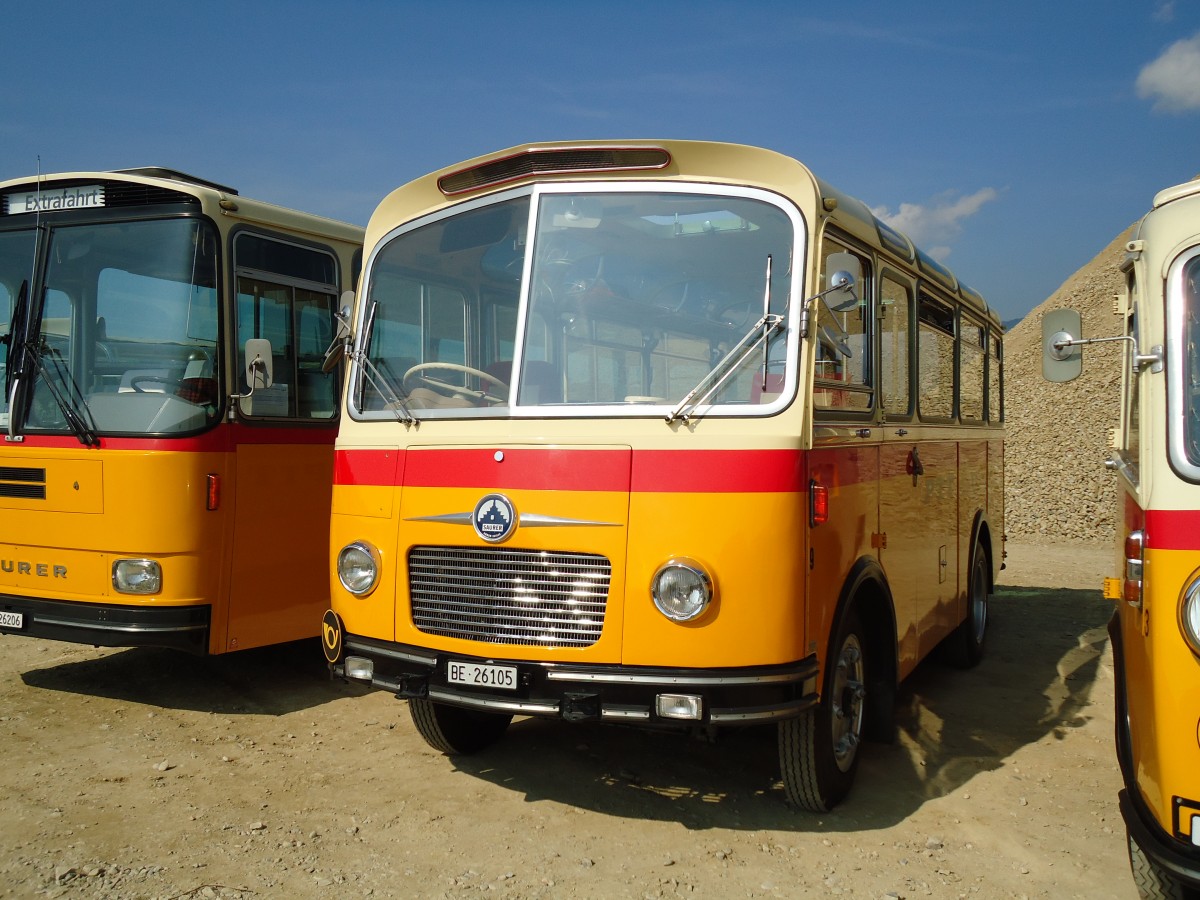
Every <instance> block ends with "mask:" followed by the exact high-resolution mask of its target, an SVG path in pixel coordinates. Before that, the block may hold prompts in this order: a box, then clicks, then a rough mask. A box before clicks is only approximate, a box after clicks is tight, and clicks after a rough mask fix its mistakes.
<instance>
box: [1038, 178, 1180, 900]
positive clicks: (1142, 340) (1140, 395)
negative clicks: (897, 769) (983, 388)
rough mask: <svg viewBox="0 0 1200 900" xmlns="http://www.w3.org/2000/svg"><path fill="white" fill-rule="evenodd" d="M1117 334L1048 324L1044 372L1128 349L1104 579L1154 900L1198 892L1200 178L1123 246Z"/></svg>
mask: <svg viewBox="0 0 1200 900" xmlns="http://www.w3.org/2000/svg"><path fill="white" fill-rule="evenodd" d="M1126 250H1127V253H1126V255H1125V259H1124V263H1123V265H1122V271H1123V272H1124V275H1125V285H1124V290H1123V291H1122V292H1121V293H1120V294H1118V296H1117V304H1116V308H1117V311H1118V313H1119V315H1120V316H1121V320H1122V327H1121V329H1120V336H1119V337H1116V338H1091V339H1087V338H1083V337H1082V336H1081V328H1080V316H1079V313H1078V311H1076V310H1053V311H1051V312H1049V313H1047V314H1046V316H1045V318H1044V319H1043V331H1044V336H1043V347H1044V351H1045V352H1044V356H1043V359H1044V371H1045V374H1046V376H1047V377H1048V378H1049V379H1050V380H1052V381H1067V380H1070V379H1071V378H1074V377H1076V376H1078V375H1079V373H1080V371H1081V368H1082V353H1083V347H1084V345H1086V344H1089V343H1098V342H1101V341H1111V340H1115V341H1120V342H1122V343H1124V345H1125V354H1124V359H1123V365H1122V389H1121V406H1120V410H1119V416H1118V415H1116V411H1114V419H1116V420H1117V422H1116V424H1117V428H1116V431H1115V440H1114V449H1113V452H1112V455H1111V457H1110V459H1109V462H1108V466H1109V468H1110V469H1112V470H1114V471H1115V472H1116V477H1117V480H1118V484H1119V488H1118V492H1117V493H1118V497H1119V499H1120V503H1121V509H1120V510H1119V513H1118V515H1119V519H1118V521H1119V522H1120V527H1119V528H1118V532H1119V533H1118V540H1119V545H1120V547H1121V548H1122V550H1121V552H1120V555H1119V557H1118V558H1119V559H1123V562H1121V563H1120V565H1121V567H1122V571H1120V572H1119V573H1118V574H1117V575H1116V576H1115V577H1113V578H1108V579H1106V580H1105V596H1107V597H1108V598H1110V599H1112V600H1115V601H1116V610H1115V612H1114V613H1113V617H1112V619H1111V621H1110V622H1109V626H1108V632H1109V636H1110V638H1111V641H1112V648H1113V663H1114V671H1115V674H1116V691H1115V693H1116V744H1117V759H1118V761H1119V763H1120V768H1121V775H1122V778H1123V780H1124V783H1125V784H1124V789H1123V790H1122V791H1121V793H1120V805H1121V812H1122V815H1123V816H1124V819H1125V825H1126V829H1127V831H1128V838H1129V857H1130V862H1131V865H1132V869H1133V875H1134V881H1135V882H1136V884H1137V887H1138V890H1139V892H1140V893H1141V895H1142V896H1143V897H1146V898H1151V897H1154V898H1159V897H1172V898H1178V897H1195V896H1200V180H1198V181H1192V182H1189V183H1187V184H1181V185H1179V186H1177V187H1172V188H1168V189H1166V190H1164V191H1162V192H1160V193H1159V194H1158V195H1157V196H1156V197H1155V198H1154V205H1153V207H1152V208H1151V210H1150V212H1149V213H1147V214H1146V216H1145V217H1144V218H1143V219H1142V221H1141V222H1140V223H1139V225H1138V226H1137V228H1136V230H1135V232H1134V234H1133V237H1132V239H1131V240H1130V241H1129V243H1128V244H1127V245H1126Z"/></svg>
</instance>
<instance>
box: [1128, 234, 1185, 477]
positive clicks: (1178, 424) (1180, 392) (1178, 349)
mask: <svg viewBox="0 0 1200 900" xmlns="http://www.w3.org/2000/svg"><path fill="white" fill-rule="evenodd" d="M1189 276H1190V278H1191V279H1192V285H1193V286H1191V287H1189ZM1164 287H1165V290H1166V328H1167V335H1166V338H1167V444H1168V447H1169V456H1170V463H1171V468H1173V469H1174V470H1175V472H1176V473H1177V474H1178V475H1179V476H1180V477H1181V478H1184V479H1186V480H1188V481H1191V482H1195V483H1200V406H1197V405H1194V404H1193V403H1192V402H1191V401H1190V394H1191V391H1190V389H1189V385H1188V380H1189V375H1190V374H1191V373H1200V245H1197V246H1193V247H1191V248H1189V249H1187V250H1185V251H1184V252H1182V253H1180V254H1179V255H1178V256H1176V257H1175V259H1174V261H1173V262H1172V263H1171V266H1170V268H1169V270H1168V272H1167V277H1166V280H1165V282H1164ZM1189 318H1194V319H1195V321H1196V324H1194V325H1193V326H1192V334H1191V335H1189V333H1188V331H1189V328H1188V320H1189ZM1189 338H1191V339H1189ZM1142 371H1149V368H1146V369H1143V370H1142ZM1133 377H1135V378H1138V377H1141V376H1140V373H1139V374H1135V375H1134V376H1133ZM1143 395H1144V392H1143ZM1143 421H1145V419H1143Z"/></svg>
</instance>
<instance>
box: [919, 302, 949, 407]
mask: <svg viewBox="0 0 1200 900" xmlns="http://www.w3.org/2000/svg"><path fill="white" fill-rule="evenodd" d="M917 306H918V311H917V316H918V319H919V326H918V332H917V384H918V388H919V389H918V392H917V397H918V407H919V410H918V411H919V412H920V415H921V418H922V419H941V420H946V419H950V418H953V416H954V393H955V376H956V371H955V368H954V341H955V328H954V324H955V323H954V310H953V309H952V308H951V307H950V306H948V305H947V304H945V303H943V302H941V301H939V300H937V299H935V298H934V297H932V296H931V295H929V294H927V293H925V292H924V291H922V292H921V295H920V298H919V300H918V304H917Z"/></svg>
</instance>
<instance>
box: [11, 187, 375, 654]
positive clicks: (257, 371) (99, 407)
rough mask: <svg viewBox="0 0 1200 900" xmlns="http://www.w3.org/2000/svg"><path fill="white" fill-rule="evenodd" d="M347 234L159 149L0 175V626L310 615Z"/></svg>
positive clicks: (132, 633)
mask: <svg viewBox="0 0 1200 900" xmlns="http://www.w3.org/2000/svg"><path fill="white" fill-rule="evenodd" d="M362 235H363V232H362V229H359V228H355V227H352V226H350V225H346V224H343V223H340V222H334V221H331V220H328V219H324V218H320V217H317V216H312V215H307V214H305V213H300V212H295V211H292V210H287V209H282V208H279V207H276V206H272V205H269V204H266V203H261V202H258V201H255V200H250V199H247V198H245V197H241V196H239V195H238V192H237V191H235V190H233V189H232V188H229V187H224V186H222V185H219V184H214V183H211V182H207V181H203V180H201V179H198V178H193V177H191V176H188V175H184V174H182V173H179V172H175V171H171V170H167V169H129V170H124V171H116V172H70V173H64V174H58V175H45V176H39V177H31V178H22V179H17V180H12V181H5V182H2V183H0V335H2V337H0V373H2V375H3V384H4V393H3V397H2V398H0V433H2V434H3V438H2V439H0V634H6V635H13V634H16V635H29V636H34V637H41V638H51V639H54V640H61V641H72V642H78V643H88V644H94V645H100V646H117V647H121V646H158V647H174V648H179V649H183V650H188V651H192V652H195V653H214V654H215V653H223V652H225V651H228V650H236V649H241V648H248V647H256V646H261V645H265V644H271V643H277V642H282V641H290V640H295V639H299V638H302V637H310V636H315V635H316V634H317V631H318V627H317V625H316V624H314V623H315V621H316V620H317V619H319V618H320V615H321V611H322V610H323V609H324V608H325V606H327V605H328V595H329V591H328V580H329V579H328V573H327V567H326V566H325V564H324V557H325V556H326V552H327V545H328V535H329V530H328V519H329V503H330V483H331V477H332V472H333V441H334V436H335V434H336V430H337V420H338V402H337V398H338V393H339V390H340V386H341V380H340V375H339V373H338V372H337V371H332V372H328V373H327V372H324V371H323V367H322V360H323V356H324V351H325V350H326V348H327V346H328V344H329V342H330V340H331V338H332V336H333V334H334V333H335V332H334V326H335V324H336V322H335V318H334V314H335V312H336V309H337V300H338V297H339V296H340V295H341V293H342V292H343V291H344V290H345V289H347V288H348V287H350V286H351V285H352V284H353V282H354V279H355V278H356V276H357V270H358V268H359V267H360V266H361V254H362Z"/></svg>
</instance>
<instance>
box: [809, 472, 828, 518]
mask: <svg viewBox="0 0 1200 900" xmlns="http://www.w3.org/2000/svg"><path fill="white" fill-rule="evenodd" d="M808 502H809V520H810V521H811V522H812V524H813V525H824V524H825V523H826V522H828V521H829V488H827V487H825V485H823V484H820V483H819V482H816V481H810V482H809V484H808Z"/></svg>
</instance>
